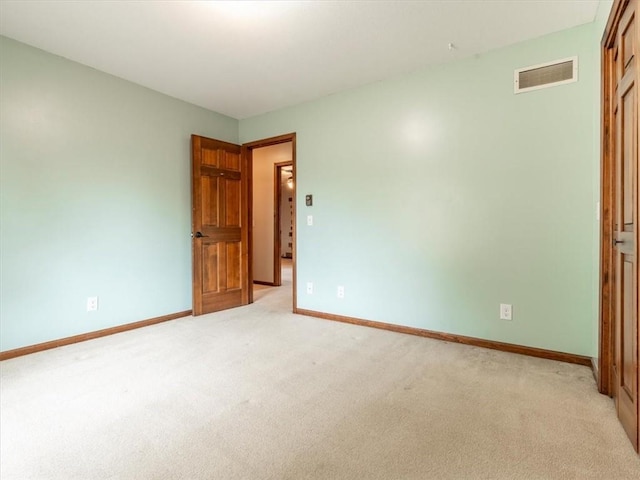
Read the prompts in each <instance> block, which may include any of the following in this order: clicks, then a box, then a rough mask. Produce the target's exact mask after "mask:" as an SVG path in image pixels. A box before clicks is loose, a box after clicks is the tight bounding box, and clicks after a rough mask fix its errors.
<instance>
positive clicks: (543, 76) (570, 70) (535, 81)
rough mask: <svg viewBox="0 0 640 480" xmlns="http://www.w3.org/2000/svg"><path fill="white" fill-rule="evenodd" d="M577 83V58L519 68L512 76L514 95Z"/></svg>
mask: <svg viewBox="0 0 640 480" xmlns="http://www.w3.org/2000/svg"><path fill="white" fill-rule="evenodd" d="M577 81H578V57H571V58H563V59H562V60H556V61H554V62H548V63H541V64H540V65H533V66H531V67H525V68H520V69H518V70H516V71H515V72H514V74H513V88H514V92H515V93H523V92H530V91H531V90H539V89H541V88H547V87H555V86H557V85H564V84H566V83H573V82H577Z"/></svg>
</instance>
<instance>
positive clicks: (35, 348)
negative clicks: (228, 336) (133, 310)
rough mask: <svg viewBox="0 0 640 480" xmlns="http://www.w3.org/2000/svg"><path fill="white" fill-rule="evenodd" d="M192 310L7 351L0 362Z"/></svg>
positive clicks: (172, 318) (172, 317)
mask: <svg viewBox="0 0 640 480" xmlns="http://www.w3.org/2000/svg"><path fill="white" fill-rule="evenodd" d="M191 313H192V311H191V310H185V311H184V312H177V313H170V314H169V315H163V316H161V317H155V318H148V319H146V320H140V321H139V322H133V323H125V324H124V325H118V326H117V327H111V328H105V329H102V330H96V331H94V332H87V333H82V334H80V335H74V336H72V337H65V338H60V339H58V340H51V341H50V342H44V343H37V344H35V345H29V346H26V347H20V348H16V349H13V350H5V351H4V352H0V361H1V360H8V359H10V358H15V357H21V356H23V355H29V354H30V353H36V352H42V351H43V350H50V349H52V348H57V347H63V346H65V345H71V344H72V343H79V342H84V341H86V340H93V339H94V338H100V337H106V336H108V335H113V334H115V333H121V332H126V331H128V330H135V329H136V328H142V327H148V326H149V325H155V324H156V323H162V322H168V321H169V320H175V319H176V318H182V317H188V316H189V315H191Z"/></svg>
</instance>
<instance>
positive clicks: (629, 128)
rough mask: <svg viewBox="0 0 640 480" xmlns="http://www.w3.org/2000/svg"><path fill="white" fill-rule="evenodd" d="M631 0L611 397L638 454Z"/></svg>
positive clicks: (618, 97) (617, 138)
mask: <svg viewBox="0 0 640 480" xmlns="http://www.w3.org/2000/svg"><path fill="white" fill-rule="evenodd" d="M636 13H637V2H636V1H635V0H632V1H631V2H629V3H628V4H627V6H626V9H625V10H624V13H622V15H621V17H620V23H619V24H618V27H617V28H618V30H617V34H616V38H615V43H614V46H613V63H614V65H613V67H614V72H613V81H614V82H613V83H614V85H613V87H614V93H613V95H612V100H613V103H614V105H613V122H612V127H613V137H614V138H613V140H614V142H615V143H614V145H615V156H614V158H615V177H616V178H615V192H616V193H615V218H614V229H615V231H614V265H615V267H614V268H615V304H614V315H613V317H614V329H613V333H614V336H615V338H614V345H613V347H614V355H613V362H614V363H613V369H612V370H613V372H612V373H613V378H612V380H613V395H614V397H615V401H616V409H617V412H618V417H619V419H620V422H621V423H622V426H623V427H624V429H625V431H626V432H627V435H628V436H629V438H630V440H631V442H632V443H633V446H634V448H635V449H636V450H638V444H639V442H638V416H639V402H638V380H639V378H638V361H639V352H638V241H637V238H638V237H637V234H638V231H637V227H638V85H637V82H638V75H637V74H638V71H637V70H638V60H637V54H638V32H637V30H636V29H637V28H638V21H637V16H636Z"/></svg>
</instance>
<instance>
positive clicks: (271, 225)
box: [243, 134, 296, 311]
mask: <svg viewBox="0 0 640 480" xmlns="http://www.w3.org/2000/svg"><path fill="white" fill-rule="evenodd" d="M243 150H244V156H245V158H246V159H247V163H248V166H249V170H250V172H251V173H250V176H249V177H250V180H249V190H250V195H249V200H248V201H249V211H250V213H249V230H250V232H249V252H250V255H249V258H250V264H249V268H250V279H251V280H252V281H251V284H250V301H251V302H253V301H254V299H256V300H260V299H262V298H263V297H264V296H266V295H271V293H275V292H276V291H278V292H279V293H278V295H280V294H282V293H285V292H283V291H282V290H280V289H286V290H287V292H286V293H287V294H289V293H290V294H291V308H292V311H295V307H296V272H295V270H296V269H295V258H296V244H295V242H296V234H295V231H296V228H295V211H296V202H295V198H296V194H295V192H296V181H295V176H296V169H295V157H296V151H295V134H287V135H282V136H279V137H273V138H268V139H264V140H258V141H256V142H251V143H248V144H245V145H243ZM274 287H275V288H274ZM269 292H271V293H269Z"/></svg>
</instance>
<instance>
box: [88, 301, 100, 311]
mask: <svg viewBox="0 0 640 480" xmlns="http://www.w3.org/2000/svg"><path fill="white" fill-rule="evenodd" d="M96 310H98V297H89V298H87V312H95V311H96Z"/></svg>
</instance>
